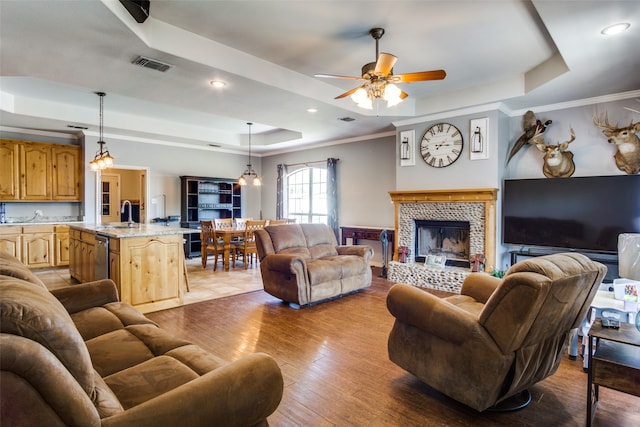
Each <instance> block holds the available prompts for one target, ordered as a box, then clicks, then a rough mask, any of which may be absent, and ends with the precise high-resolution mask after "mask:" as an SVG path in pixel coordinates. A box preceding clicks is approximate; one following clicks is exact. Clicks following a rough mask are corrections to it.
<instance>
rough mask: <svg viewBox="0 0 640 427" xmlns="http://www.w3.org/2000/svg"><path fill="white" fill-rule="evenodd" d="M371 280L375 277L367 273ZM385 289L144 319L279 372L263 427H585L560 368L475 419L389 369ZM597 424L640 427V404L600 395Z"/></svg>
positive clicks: (580, 396) (266, 299)
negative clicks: (527, 395) (296, 303)
mask: <svg viewBox="0 0 640 427" xmlns="http://www.w3.org/2000/svg"><path fill="white" fill-rule="evenodd" d="M374 276H375V274H374ZM391 285H392V283H391V282H389V281H387V280H384V279H380V278H377V277H376V278H374V282H373V285H372V287H371V288H370V289H366V290H364V291H361V292H359V293H357V294H354V295H349V296H346V297H343V298H340V299H336V300H333V301H329V302H325V303H323V304H318V305H315V306H312V307H307V308H303V309H300V310H294V309H292V308H290V307H289V306H287V305H286V304H283V303H282V302H281V301H280V300H278V299H276V298H273V297H271V296H270V295H268V294H267V293H265V292H264V291H261V290H260V291H254V292H249V293H246V294H243V295H237V296H231V297H226V298H220V299H216V300H212V301H206V302H201V303H196V304H191V305H187V306H184V307H179V308H174V309H171V310H165V311H159V312H155V313H150V314H148V317H150V318H151V319H152V320H154V321H156V322H158V323H159V324H160V325H161V326H162V327H164V328H166V329H167V330H169V331H171V332H173V333H175V334H177V335H179V336H182V337H184V338H186V339H188V340H190V341H192V342H194V343H196V344H198V345H200V346H202V347H203V348H205V349H207V350H209V351H211V352H213V353H215V354H217V355H219V356H220V357H222V358H224V359H226V360H230V361H231V360H235V359H238V358H240V357H242V356H244V355H247V354H250V353H253V352H265V353H268V354H270V355H272V356H273V357H274V358H275V359H276V360H277V361H278V363H279V365H280V367H281V369H282V372H283V375H284V382H285V389H284V396H283V399H282V402H281V404H280V406H279V407H278V409H277V411H276V412H275V413H274V414H273V415H272V416H271V417H269V423H270V425H271V426H545V427H547V426H549V427H550V426H584V425H585V419H586V418H585V411H586V389H587V385H586V383H587V375H586V374H585V373H584V372H583V370H582V361H581V360H577V361H570V360H569V359H568V358H567V359H565V360H564V361H563V362H562V364H561V366H560V368H559V370H558V372H557V373H556V374H555V375H553V376H552V377H550V378H548V379H546V380H544V381H542V382H540V383H538V384H537V385H535V386H534V387H532V388H531V389H530V390H531V392H532V395H533V401H532V403H531V404H530V405H529V406H528V407H527V408H525V409H523V410H520V411H516V412H512V413H488V412H486V413H481V414H479V413H477V412H476V411H474V410H472V409H470V408H467V407H465V406H463V405H461V404H459V403H457V402H455V401H453V400H451V399H448V398H446V397H445V396H443V395H441V394H440V393H438V392H437V391H435V390H433V389H431V388H430V387H428V386H426V385H425V384H424V383H422V382H420V381H419V380H417V379H416V378H415V377H414V376H412V375H411V374H409V373H407V372H405V371H404V370H402V369H401V368H399V367H397V366H396V365H394V364H393V363H391V362H390V361H389V359H388V357H387V348H386V345H387V336H388V333H389V331H390V329H391V326H392V323H393V318H392V316H391V315H390V314H389V313H388V311H387V309H386V305H385V301H386V294H387V292H388V290H389V288H390V287H391ZM600 398H601V400H600V405H599V407H598V411H597V413H596V418H595V425H596V426H607V427H614V426H615V427H627V426H628V427H632V426H639V425H640V398H637V397H633V396H629V395H626V394H623V393H619V392H616V391H612V390H608V389H604V388H601V393H600Z"/></svg>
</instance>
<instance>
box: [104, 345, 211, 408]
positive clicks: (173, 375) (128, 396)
mask: <svg viewBox="0 0 640 427" xmlns="http://www.w3.org/2000/svg"><path fill="white" fill-rule="evenodd" d="M196 378H198V374H196V373H195V372H194V371H193V370H192V369H190V368H189V367H187V366H186V365H184V364H183V363H181V362H180V361H178V360H176V359H174V358H173V357H169V356H158V357H154V358H153V359H150V360H147V361H146V362H143V363H140V364H137V365H135V366H132V367H130V368H128V369H125V370H123V371H120V372H117V373H115V374H113V375H109V376H107V377H105V378H104V381H105V382H106V383H107V385H108V386H109V387H110V388H111V390H113V392H114V393H115V394H116V396H118V399H119V400H120V403H121V404H122V406H123V407H124V408H125V409H129V408H131V407H133V406H136V405H139V404H140V403H143V402H146V401H147V400H150V399H153V398H154V397H156V396H160V395H161V394H163V393H166V392H168V391H170V390H173V389H174V388H176V387H178V386H181V385H182V384H186V383H188V382H189V381H192V380H194V379H196ZM212 398H213V396H212Z"/></svg>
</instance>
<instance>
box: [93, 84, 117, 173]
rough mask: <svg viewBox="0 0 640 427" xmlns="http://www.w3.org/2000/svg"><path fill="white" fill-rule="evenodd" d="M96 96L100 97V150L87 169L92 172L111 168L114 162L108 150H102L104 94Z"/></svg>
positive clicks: (103, 143) (97, 93) (98, 93)
mask: <svg viewBox="0 0 640 427" xmlns="http://www.w3.org/2000/svg"><path fill="white" fill-rule="evenodd" d="M96 95H98V96H99V97H100V137H99V139H98V145H99V146H100V149H99V150H98V152H97V153H96V155H95V157H94V158H93V160H92V161H91V162H90V163H89V168H90V169H91V170H92V171H98V170H104V169H108V168H110V167H112V166H113V161H114V160H115V159H114V158H113V157H111V154H109V150H107V149H105V148H104V145H105V144H106V142H104V137H103V135H104V96H105V93H104V92H96Z"/></svg>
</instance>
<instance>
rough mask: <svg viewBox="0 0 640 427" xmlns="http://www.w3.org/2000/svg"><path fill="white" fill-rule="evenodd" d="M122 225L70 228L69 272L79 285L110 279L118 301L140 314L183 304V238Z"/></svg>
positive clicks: (165, 230)
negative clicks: (117, 293)
mask: <svg viewBox="0 0 640 427" xmlns="http://www.w3.org/2000/svg"><path fill="white" fill-rule="evenodd" d="M192 231H193V230H189V229H183V228H177V227H165V226H160V225H147V224H134V225H133V227H128V226H127V223H116V224H108V225H95V224H74V225H70V236H69V237H70V253H69V273H70V274H71V277H73V278H75V279H76V280H78V281H79V282H87V281H92V280H97V279H102V278H106V277H108V278H110V279H112V280H113V281H114V282H115V283H116V286H117V287H118V292H119V294H120V299H121V300H122V301H123V302H127V303H129V304H131V305H133V306H134V307H136V308H137V309H138V310H140V311H141V312H143V313H147V312H150V311H156V310H162V309H166V308H172V307H177V306H179V305H182V291H183V289H184V287H185V269H184V268H185V267H184V265H185V264H184V248H183V241H184V237H183V235H184V233H188V232H192Z"/></svg>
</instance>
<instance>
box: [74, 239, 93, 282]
mask: <svg viewBox="0 0 640 427" xmlns="http://www.w3.org/2000/svg"><path fill="white" fill-rule="evenodd" d="M95 243H96V233H95V231H83V230H78V229H75V228H73V227H72V228H71V230H70V231H69V274H70V275H71V277H73V278H74V279H76V280H77V281H78V282H80V283H84V282H91V281H93V280H94V278H95V275H94V265H93V264H94V262H95V255H94V254H95Z"/></svg>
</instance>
